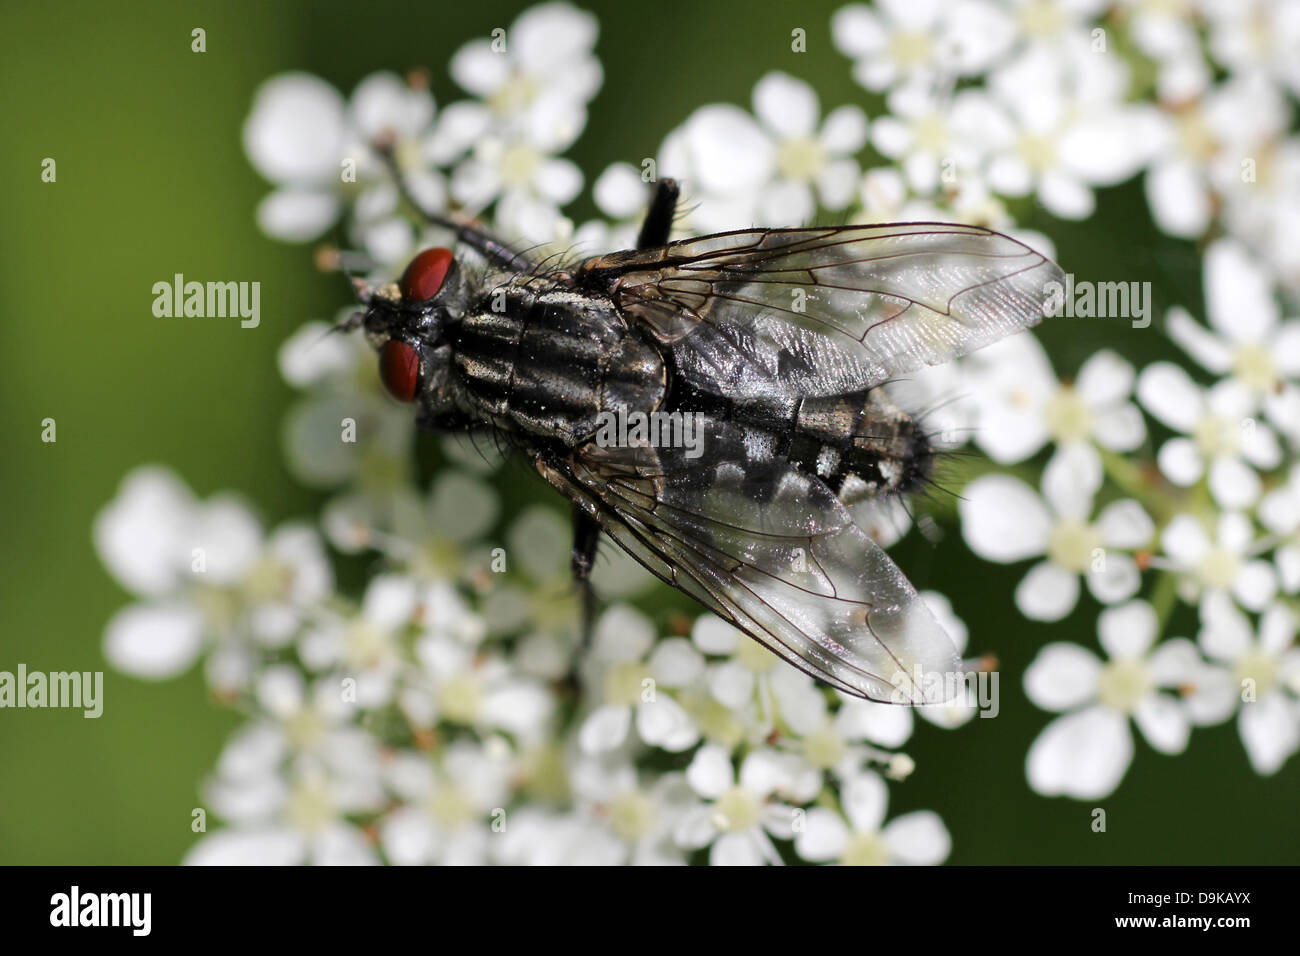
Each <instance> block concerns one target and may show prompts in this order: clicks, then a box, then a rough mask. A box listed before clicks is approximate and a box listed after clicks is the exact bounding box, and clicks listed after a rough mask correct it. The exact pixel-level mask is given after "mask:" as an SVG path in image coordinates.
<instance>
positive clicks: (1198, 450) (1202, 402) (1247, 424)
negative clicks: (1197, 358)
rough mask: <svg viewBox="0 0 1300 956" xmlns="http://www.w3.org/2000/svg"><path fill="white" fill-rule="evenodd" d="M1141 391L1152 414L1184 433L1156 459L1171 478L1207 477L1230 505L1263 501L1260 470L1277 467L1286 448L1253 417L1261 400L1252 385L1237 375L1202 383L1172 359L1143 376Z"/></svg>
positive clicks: (1184, 482) (1185, 482)
mask: <svg viewBox="0 0 1300 956" xmlns="http://www.w3.org/2000/svg"><path fill="white" fill-rule="evenodd" d="M1137 395H1138V401H1140V402H1141V403H1142V404H1143V405H1144V406H1145V407H1146V409H1147V410H1148V411H1149V412H1151V414H1152V415H1154V416H1155V417H1156V418H1158V419H1159V420H1160V421H1161V422H1163V423H1164V424H1165V425H1167V426H1168V427H1169V428H1170V429H1172V430H1174V431H1176V432H1182V433H1183V434H1182V435H1179V436H1176V437H1174V438H1171V439H1169V440H1168V441H1166V442H1165V443H1164V444H1163V445H1161V446H1160V451H1159V453H1158V455H1157V459H1156V460H1157V462H1158V463H1159V465H1160V471H1161V472H1162V473H1163V474H1164V476H1165V477H1166V478H1168V479H1169V480H1170V481H1171V482H1173V483H1174V484H1176V485H1181V486H1183V487H1187V486H1190V485H1194V484H1196V482H1198V481H1200V480H1201V478H1202V477H1206V478H1207V480H1208V482H1209V488H1210V493H1211V494H1212V495H1213V496H1214V500H1215V501H1217V502H1218V503H1219V505H1221V506H1222V507H1224V508H1230V509H1239V508H1247V507H1249V506H1250V505H1252V504H1254V503H1255V502H1256V501H1257V500H1258V498H1259V494H1260V490H1261V487H1262V484H1261V482H1260V478H1259V475H1258V474H1257V473H1256V471H1255V469H1256V468H1260V469H1264V470H1270V469H1272V468H1276V467H1277V465H1278V464H1279V463H1280V462H1281V460H1282V451H1281V449H1280V448H1279V446H1278V442H1277V436H1276V435H1275V434H1274V432H1273V430H1272V429H1271V428H1269V427H1268V426H1267V425H1265V424H1263V423H1262V422H1259V421H1256V420H1255V419H1254V418H1253V417H1251V416H1252V415H1253V413H1254V409H1255V408H1256V405H1257V400H1256V398H1255V397H1254V395H1253V393H1252V391H1251V389H1250V388H1248V387H1247V386H1246V385H1244V384H1243V383H1242V382H1240V381H1237V380H1235V379H1231V378H1229V379H1225V380H1223V381H1221V382H1219V383H1218V384H1217V385H1214V386H1212V387H1210V388H1208V389H1206V388H1202V387H1201V386H1199V385H1197V384H1196V383H1195V382H1193V381H1192V379H1191V376H1189V375H1188V374H1187V372H1186V371H1184V370H1183V369H1182V368H1180V367H1179V366H1177V365H1174V364H1173V363H1172V362H1155V363H1153V364H1151V365H1148V366H1147V367H1146V368H1144V369H1143V370H1142V374H1141V375H1139V376H1138V385H1137ZM1252 466H1253V467H1252Z"/></svg>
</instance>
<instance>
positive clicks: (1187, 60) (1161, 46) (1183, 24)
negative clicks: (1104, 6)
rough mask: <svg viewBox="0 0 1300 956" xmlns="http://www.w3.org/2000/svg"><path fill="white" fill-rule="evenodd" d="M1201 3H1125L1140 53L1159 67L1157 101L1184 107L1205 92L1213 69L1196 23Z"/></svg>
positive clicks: (1131, 0)
mask: <svg viewBox="0 0 1300 956" xmlns="http://www.w3.org/2000/svg"><path fill="white" fill-rule="evenodd" d="M1200 5H1201V0H1122V2H1121V3H1119V4H1117V7H1119V8H1120V9H1121V10H1122V11H1123V14H1122V15H1125V16H1127V17H1128V31H1129V35H1130V36H1132V38H1133V41H1134V43H1135V44H1136V45H1137V47H1138V49H1139V50H1141V51H1142V52H1143V53H1145V54H1146V55H1147V56H1149V57H1150V58H1151V59H1153V60H1155V61H1156V62H1157V63H1158V64H1159V71H1160V72H1159V74H1158V75H1157V78H1156V95H1157V98H1158V99H1160V100H1162V101H1165V102H1170V103H1182V102H1185V101H1186V100H1188V99H1190V98H1191V97H1193V96H1195V95H1197V94H1198V93H1200V92H1202V91H1203V90H1204V89H1205V87H1206V86H1207V85H1208V84H1209V81H1210V68H1209V65H1208V64H1207V63H1206V62H1205V58H1204V56H1202V54H1201V39H1200V36H1199V35H1198V33H1197V29H1196V26H1197V24H1196V19H1197V15H1198V13H1199V7H1200Z"/></svg>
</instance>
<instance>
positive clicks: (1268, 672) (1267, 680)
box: [1233, 649, 1281, 699]
mask: <svg viewBox="0 0 1300 956" xmlns="http://www.w3.org/2000/svg"><path fill="white" fill-rule="evenodd" d="M1280 670H1281V668H1279V667H1278V661H1277V658H1276V657H1274V656H1273V655H1272V654H1265V653H1264V652H1263V651H1261V650H1258V649H1256V650H1252V651H1249V652H1247V653H1246V654H1243V655H1242V656H1241V658H1240V659H1239V660H1238V661H1237V663H1236V665H1235V666H1234V667H1233V671H1234V672H1235V674H1236V678H1237V684H1238V685H1240V684H1241V682H1242V681H1245V680H1253V681H1254V682H1255V696H1256V699H1258V698H1260V697H1263V696H1264V695H1265V694H1267V693H1268V692H1269V691H1271V690H1272V689H1273V688H1274V687H1276V686H1277V678H1278V673H1279V671H1280Z"/></svg>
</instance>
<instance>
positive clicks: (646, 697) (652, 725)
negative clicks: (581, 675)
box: [578, 605, 704, 754]
mask: <svg viewBox="0 0 1300 956" xmlns="http://www.w3.org/2000/svg"><path fill="white" fill-rule="evenodd" d="M593 644H594V646H593V648H592V651H591V654H590V660H591V661H592V662H593V663H597V664H599V665H603V666H601V667H600V670H599V676H598V677H596V678H595V682H596V683H597V685H598V686H599V687H600V692H599V693H598V694H597V695H596V699H597V700H599V701H601V703H600V704H599V706H597V707H596V708H595V710H593V711H592V712H591V713H590V714H589V715H588V716H587V718H586V720H584V721H583V723H582V726H581V728H580V730H579V732H578V744H579V746H580V747H581V748H582V751H583V753H586V754H595V753H601V752H604V751H609V750H614V749H615V748H618V747H621V746H622V745H623V743H624V742H625V741H626V740H627V736H628V731H629V730H630V729H631V727H632V725H633V723H635V725H636V729H637V734H638V736H640V738H641V739H642V740H643V741H644V742H645V743H647V744H649V745H650V746H652V747H662V748H663V749H664V750H667V751H670V752H680V751H683V750H687V749H689V748H690V747H693V746H694V745H695V744H696V743H698V742H699V739H700V732H699V729H698V728H697V727H696V726H695V722H694V721H693V720H692V719H691V717H690V716H689V715H688V714H687V713H686V711H685V710H683V709H682V706H681V705H680V704H679V703H677V701H676V700H674V699H673V697H672V696H671V695H670V694H669V693H668V690H667V689H668V688H669V687H680V686H685V685H689V684H691V683H694V681H695V680H696V679H698V677H699V676H700V675H702V674H703V673H704V661H703V659H702V658H701V657H700V655H699V653H698V652H697V651H696V650H695V649H694V648H693V647H691V645H690V644H689V642H687V641H685V640H683V639H680V638H676V639H673V640H670V641H662V642H660V643H659V644H658V645H656V644H655V632H654V625H653V624H651V623H650V621H649V619H648V618H646V617H645V616H644V615H642V614H640V613H638V612H637V611H635V610H633V609H632V608H630V607H628V606H627V605H615V606H614V607H611V608H610V609H609V610H607V611H606V612H605V613H604V614H603V615H601V618H600V620H599V621H598V622H597V623H596V627H595V636H594V641H593ZM652 649H653V654H651V651H652ZM648 654H649V655H650V658H649V660H646V657H647V655H648Z"/></svg>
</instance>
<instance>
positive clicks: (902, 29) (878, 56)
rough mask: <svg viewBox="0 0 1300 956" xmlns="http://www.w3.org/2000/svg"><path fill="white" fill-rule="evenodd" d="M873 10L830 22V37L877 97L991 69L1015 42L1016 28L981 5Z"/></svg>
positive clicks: (855, 7) (847, 11) (912, 1)
mask: <svg viewBox="0 0 1300 956" xmlns="http://www.w3.org/2000/svg"><path fill="white" fill-rule="evenodd" d="M876 8H877V9H872V8H871V7H868V6H866V5H865V4H860V3H854V4H850V5H849V6H847V7H841V8H840V9H839V10H837V11H836V12H835V16H834V17H833V18H832V19H831V36H832V38H833V39H834V42H835V47H836V49H838V50H839V51H840V52H841V53H843V54H844V55H846V56H849V57H852V58H853V77H854V79H856V80H857V81H858V82H859V83H861V84H862V85H863V86H865V87H866V88H867V89H869V90H872V91H874V92H877V93H879V92H881V91H883V90H885V89H887V88H888V87H891V86H894V85H897V84H900V83H906V82H908V81H910V80H931V79H933V78H934V77H935V76H936V75H938V74H948V73H953V72H955V73H957V74H958V75H961V76H971V75H974V74H976V73H980V72H982V71H983V70H985V69H987V68H988V67H989V66H991V65H992V64H993V63H995V62H996V61H997V60H998V58H999V57H1001V56H1002V54H1003V53H1005V52H1006V50H1007V48H1008V47H1009V46H1010V45H1011V43H1012V40H1013V39H1014V27H1013V24H1012V23H1011V21H1010V19H1009V18H1008V17H1007V16H1006V14H1005V13H1004V12H1003V11H1002V10H1000V9H999V8H998V7H997V6H996V5H994V4H991V3H985V2H982V0H957V2H956V3H943V2H941V0H920V2H917V0H880V2H879V3H877V4H876Z"/></svg>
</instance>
